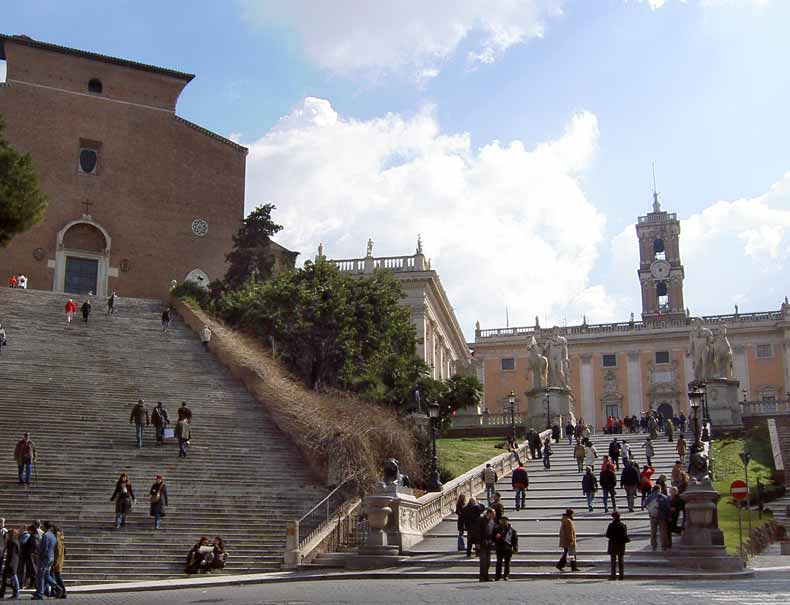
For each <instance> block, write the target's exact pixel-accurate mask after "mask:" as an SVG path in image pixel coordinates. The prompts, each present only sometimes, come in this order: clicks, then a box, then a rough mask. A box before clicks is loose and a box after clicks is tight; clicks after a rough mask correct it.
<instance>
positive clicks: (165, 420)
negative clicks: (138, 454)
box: [129, 399, 192, 458]
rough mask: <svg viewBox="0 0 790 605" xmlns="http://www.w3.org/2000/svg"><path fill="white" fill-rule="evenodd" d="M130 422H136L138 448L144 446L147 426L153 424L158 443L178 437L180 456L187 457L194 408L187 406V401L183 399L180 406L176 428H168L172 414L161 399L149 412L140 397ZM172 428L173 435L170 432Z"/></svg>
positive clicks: (130, 416)
mask: <svg viewBox="0 0 790 605" xmlns="http://www.w3.org/2000/svg"><path fill="white" fill-rule="evenodd" d="M129 424H134V427H135V434H136V437H137V447H138V448H142V447H143V432H144V430H145V427H146V426H149V425H152V424H153V425H154V429H156V444H157V445H159V446H161V445H164V441H165V438H166V437H169V436H172V437H176V438H177V439H178V457H179V458H186V457H187V448H188V447H189V440H190V439H191V437H192V410H191V409H190V408H189V406H187V403H186V401H182V402H181V407H180V408H178V420H177V422H176V425H175V428H174V429H169V428H168V427H169V426H170V416H169V415H168V413H167V408H165V406H164V404H163V403H162V402H161V401H158V402H157V403H156V407H155V408H154V409H153V411H152V412H151V413H150V414H149V413H148V409H147V408H146V407H145V402H144V401H143V400H142V399H138V400H137V403H136V404H135V406H134V407H133V408H132V413H131V414H130V415H129ZM171 430H172V435H170V434H169V431H171Z"/></svg>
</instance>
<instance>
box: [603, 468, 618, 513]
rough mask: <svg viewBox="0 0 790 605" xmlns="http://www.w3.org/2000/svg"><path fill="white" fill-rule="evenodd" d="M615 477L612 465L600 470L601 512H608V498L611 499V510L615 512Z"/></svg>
mask: <svg viewBox="0 0 790 605" xmlns="http://www.w3.org/2000/svg"><path fill="white" fill-rule="evenodd" d="M616 486H617V475H616V474H615V472H614V467H613V465H612V464H608V465H605V466H604V467H603V469H602V470H601V492H602V493H603V512H605V513H608V512H609V498H611V499H612V510H617V502H616V501H615V487H616Z"/></svg>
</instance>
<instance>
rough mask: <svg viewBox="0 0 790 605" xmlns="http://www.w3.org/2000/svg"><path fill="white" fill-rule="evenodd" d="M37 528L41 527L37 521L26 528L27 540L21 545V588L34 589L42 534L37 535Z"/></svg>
mask: <svg viewBox="0 0 790 605" xmlns="http://www.w3.org/2000/svg"><path fill="white" fill-rule="evenodd" d="M39 527H41V524H40V523H39V522H38V521H35V522H34V523H33V524H32V525H31V526H30V527H28V528H27V534H28V538H27V540H25V541H24V543H21V547H20V557H21V558H20V561H19V563H20V570H19V584H20V586H22V587H25V586H28V587H29V588H35V587H36V577H37V576H38V550H39V547H40V546H41V536H42V535H43V532H41V533H39Z"/></svg>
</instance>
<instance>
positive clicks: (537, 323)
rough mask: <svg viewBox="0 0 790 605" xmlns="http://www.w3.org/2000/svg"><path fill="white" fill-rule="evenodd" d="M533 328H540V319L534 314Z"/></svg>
mask: <svg viewBox="0 0 790 605" xmlns="http://www.w3.org/2000/svg"><path fill="white" fill-rule="evenodd" d="M535 329H540V319H538V316H537V315H536V316H535Z"/></svg>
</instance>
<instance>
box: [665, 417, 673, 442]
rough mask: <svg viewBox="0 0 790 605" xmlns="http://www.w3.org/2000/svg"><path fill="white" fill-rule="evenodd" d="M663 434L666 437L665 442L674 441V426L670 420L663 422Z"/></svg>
mask: <svg viewBox="0 0 790 605" xmlns="http://www.w3.org/2000/svg"><path fill="white" fill-rule="evenodd" d="M664 434H665V435H666V436H667V441H669V442H670V443H672V442H673V441H674V440H675V425H674V424H672V419H671V418H668V419H667V420H666V421H665V422H664Z"/></svg>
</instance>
